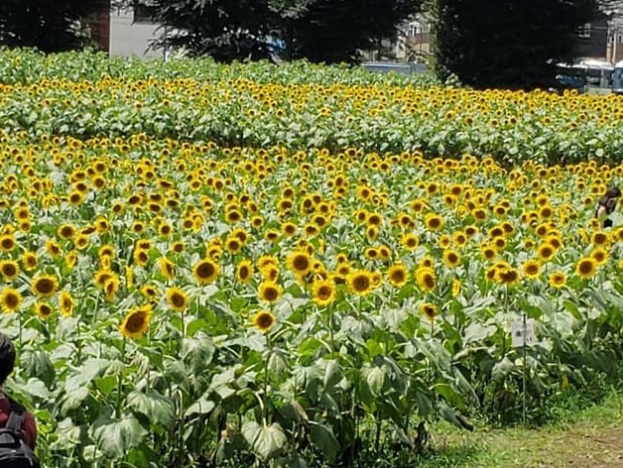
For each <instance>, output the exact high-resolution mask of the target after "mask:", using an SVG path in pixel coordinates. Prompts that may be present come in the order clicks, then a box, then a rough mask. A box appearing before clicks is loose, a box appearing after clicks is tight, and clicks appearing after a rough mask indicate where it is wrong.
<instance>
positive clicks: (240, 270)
mask: <svg viewBox="0 0 623 468" xmlns="http://www.w3.org/2000/svg"><path fill="white" fill-rule="evenodd" d="M253 273H254V270H253V264H252V263H251V262H250V261H249V260H242V261H241V262H240V263H239V264H238V266H237V267H236V279H237V280H238V281H239V282H241V283H249V282H250V281H251V280H252V279H253Z"/></svg>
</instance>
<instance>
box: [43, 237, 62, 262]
mask: <svg viewBox="0 0 623 468" xmlns="http://www.w3.org/2000/svg"><path fill="white" fill-rule="evenodd" d="M45 250H46V252H47V253H48V255H49V256H50V257H52V258H56V257H58V256H59V255H60V254H61V247H60V246H59V245H58V244H57V243H56V241H54V240H52V239H49V240H47V241H46V242H45Z"/></svg>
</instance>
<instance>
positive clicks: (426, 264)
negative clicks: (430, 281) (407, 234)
mask: <svg viewBox="0 0 623 468" xmlns="http://www.w3.org/2000/svg"><path fill="white" fill-rule="evenodd" d="M434 265H435V259H434V258H433V257H431V256H430V255H424V256H423V257H422V259H421V260H420V261H419V263H418V268H433V266H434Z"/></svg>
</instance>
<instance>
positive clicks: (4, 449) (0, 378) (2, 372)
mask: <svg viewBox="0 0 623 468" xmlns="http://www.w3.org/2000/svg"><path fill="white" fill-rule="evenodd" d="M14 367H15V346H14V345H13V342H12V341H11V340H10V339H9V338H8V337H7V336H6V335H4V334H3V333H0V466H15V467H21V466H29V467H33V468H36V467H39V466H40V465H39V462H38V460H37V458H36V456H35V455H34V453H33V450H34V449H35V445H36V443H37V423H36V421H35V418H34V416H33V415H32V413H30V412H29V411H27V410H26V408H24V407H23V406H22V405H21V404H19V403H17V402H16V401H14V400H13V399H12V398H9V397H8V396H7V395H6V393H5V391H4V384H5V382H6V380H7V378H8V377H9V375H11V373H12V372H13V369H14Z"/></svg>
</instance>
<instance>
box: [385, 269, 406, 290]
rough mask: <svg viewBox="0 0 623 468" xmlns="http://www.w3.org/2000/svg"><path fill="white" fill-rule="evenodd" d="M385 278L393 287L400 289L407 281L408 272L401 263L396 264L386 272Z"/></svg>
mask: <svg viewBox="0 0 623 468" xmlns="http://www.w3.org/2000/svg"><path fill="white" fill-rule="evenodd" d="M387 278H388V279H389V282H390V283H391V284H392V285H393V286H396V287H397V288H401V287H402V286H404V285H405V284H406V282H407V281H408V280H409V272H408V271H407V269H406V268H405V266H404V265H403V264H402V263H396V264H394V265H392V266H391V267H389V269H388V270H387Z"/></svg>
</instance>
